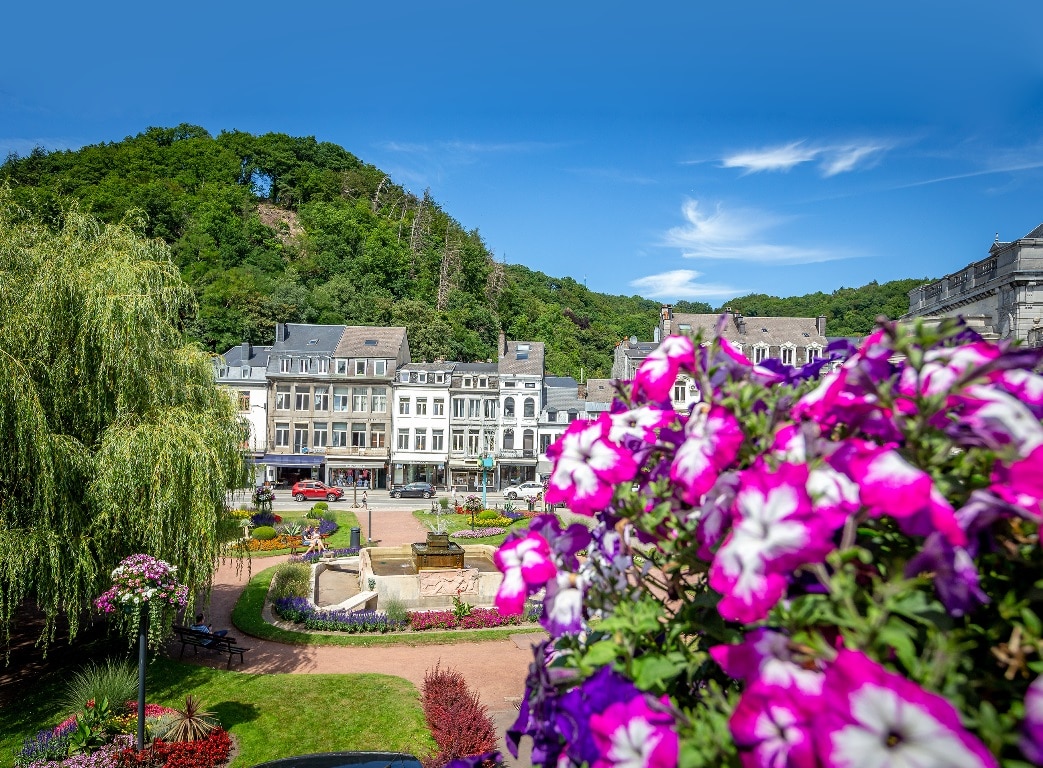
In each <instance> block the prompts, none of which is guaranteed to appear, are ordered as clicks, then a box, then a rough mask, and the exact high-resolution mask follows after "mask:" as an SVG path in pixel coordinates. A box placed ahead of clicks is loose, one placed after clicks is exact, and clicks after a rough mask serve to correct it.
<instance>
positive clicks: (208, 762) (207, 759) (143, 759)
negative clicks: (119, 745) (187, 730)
mask: <svg viewBox="0 0 1043 768" xmlns="http://www.w3.org/2000/svg"><path fill="white" fill-rule="evenodd" d="M231 750H232V738H231V736H229V734H228V731H226V730H224V729H223V728H217V729H215V730H213V731H211V732H210V733H209V734H207V735H206V736H204V737H203V738H201V739H197V740H196V741H164V740H162V739H156V740H155V741H154V742H153V743H152V744H151V745H150V746H148V747H146V748H145V749H144V750H142V751H141V752H138V751H137V750H136V749H134V748H130V749H124V750H123V751H122V752H120V753H119V754H118V759H119V763H118V766H119V768H216V766H219V765H222V764H223V763H225V762H227V760H228V755H229V753H230V752H231ZM70 768H72V766H70Z"/></svg>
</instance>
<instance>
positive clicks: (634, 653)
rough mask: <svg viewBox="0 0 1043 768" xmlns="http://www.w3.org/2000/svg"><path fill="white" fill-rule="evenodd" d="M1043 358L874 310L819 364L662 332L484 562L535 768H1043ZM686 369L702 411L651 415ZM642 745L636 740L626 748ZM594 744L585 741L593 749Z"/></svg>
mask: <svg viewBox="0 0 1043 768" xmlns="http://www.w3.org/2000/svg"><path fill="white" fill-rule="evenodd" d="M1041 361H1043V351H1041V350H1037V349H1022V348H1019V347H1017V346H1013V345H1011V344H1010V343H1009V342H1002V343H1000V344H992V343H989V342H986V341H984V340H982V339H981V337H979V336H977V335H976V334H974V333H972V332H971V331H969V330H967V329H966V328H965V327H962V326H961V325H960V323H959V322H958V321H946V322H944V323H942V324H940V325H939V326H938V327H936V328H928V327H926V326H924V325H920V324H918V325H916V326H914V327H911V328H910V327H904V326H901V325H899V324H897V323H887V324H883V325H882V326H881V327H880V328H879V329H878V330H877V331H876V332H874V333H873V334H871V335H870V336H869V337H868V338H867V339H866V340H865V341H864V342H863V344H862V345H861V347H860V348H858V349H857V351H856V350H851V351H849V353H848V356H847V357H846V362H844V363H843V364H842V365H838V367H837V368H836V369H835V370H829V369H828V368H827V369H826V372H825V373H824V374H823V375H822V377H821V379H818V378H817V377H818V375H819V370H818V369H820V368H822V367H823V366H824V365H825V362H824V361H816V362H814V363H812V364H810V365H808V366H805V367H804V368H796V369H794V368H790V367H788V366H783V365H781V364H780V363H779V362H778V361H767V362H765V363H764V364H761V365H756V366H755V365H753V364H752V363H751V362H750V361H749V360H747V359H746V358H745V357H744V356H743V355H741V354H740V353H738V352H737V351H736V350H735V349H734V347H732V346H731V345H730V344H729V343H728V342H727V341H726V340H724V339H714V340H713V341H712V343H711V344H710V345H708V346H705V347H701V346H698V344H693V342H692V341H691V340H689V339H687V338H683V337H670V338H668V339H666V340H665V341H664V343H663V344H662V345H660V347H659V349H658V350H657V351H656V352H655V353H653V354H652V355H650V356H649V357H648V359H647V360H646V361H645V362H644V363H643V364H642V365H641V367H640V368H639V369H638V371H637V374H636V376H635V379H634V381H633V382H631V383H628V384H626V385H625V386H623V387H622V388H621V390H620V393H619V395H620V396H619V398H618V400H617V401H616V403H615V404H614V408H613V411H612V412H610V413H606V414H604V415H603V416H602V417H600V418H599V419H598V420H597V421H594V422H589V423H588V422H575V423H574V424H572V425H571V426H570V427H569V430H568V431H567V432H566V433H565V434H564V435H563V437H562V438H561V439H560V440H559V441H558V442H557V443H555V444H554V445H552V446H551V448H550V449H549V450H548V452H547V453H548V456H549V457H551V459H552V461H553V462H554V470H553V472H552V474H551V476H550V480H549V487H548V491H547V500H548V501H549V502H557V501H567V502H568V504H569V508H570V509H571V510H573V511H574V512H580V513H584V514H589V515H592V516H593V517H594V519H595V521H596V525H595V527H594V528H593V530H588V529H587V528H585V527H583V526H580V525H571V526H568V527H567V528H563V527H562V525H561V524H560V522H559V521H558V520H557V519H556V518H555V517H553V516H551V515H545V516H543V517H540V518H537V519H536V520H534V521H533V523H532V525H531V527H530V529H529V531H527V532H525V533H521V532H516V533H515V534H514V535H513V536H512V537H511V538H509V539H508V540H507V541H506V542H505V544H504V545H503V546H502V547H501V548H500V549H499V550H498V552H497V553H496V562H497V565H498V566H499V567H500V569H501V570H502V571H503V572H504V580H503V582H502V585H501V587H500V590H499V592H498V594H497V606H498V607H499V608H500V609H501V611H503V612H505V613H518V612H521V611H522V610H523V609H524V606H525V604H526V599H527V597H528V596H530V595H532V594H535V593H537V592H538V591H541V590H542V591H543V595H544V597H543V603H544V612H543V616H542V619H541V621H542V623H543V625H544V627H545V628H546V629H547V630H548V632H549V633H550V635H551V639H550V641H549V642H548V643H544V644H543V645H541V646H540V647H539V648H538V649H537V651H536V657H537V658H536V664H535V665H534V666H533V667H532V670H531V672H530V675H529V678H528V681H527V697H526V701H525V702H524V703H523V706H522V709H521V712H520V715H519V718H518V721H517V723H516V724H515V726H514V728H513V729H511V730H510V731H508V745H509V746H510V747H511V748H512V749H515V748H516V746H517V742H518V739H519V738H520V737H521V736H522V735H528V736H530V737H531V738H532V740H533V751H532V759H533V763H534V764H537V765H554V766H558V768H563V767H564V766H576V767H577V768H579V766H595V767H598V768H600V767H601V766H609V765H613V766H618V765H644V766H649V767H650V768H667V767H668V766H674V765H680V766H682V768H696V767H700V768H701V767H702V766H715V767H717V766H739V765H742V766H745V767H746V768H752V767H754V766H757V767H760V766H764V767H767V766H772V767H773V768H777V767H779V766H790V767H792V768H833V767H837V768H839V767H842V766H843V767H847V768H850V767H851V766H871V765H872V766H884V765H888V766H899V765H900V766H918V767H920V768H950V766H955V765H961V766H968V768H970V767H971V766H975V767H977V766H983V767H986V768H988V767H995V766H999V765H1002V766H1005V767H1009V768H1015V767H1016V766H1017V767H1020V766H1024V765H1026V764H1029V763H1030V764H1033V765H1043V661H1041V660H1040V653H1041V651H1043V620H1041V616H1043V581H1041V580H1040V575H1041V574H1043V554H1041V550H1040V541H1039V525H1040V522H1041V521H1043V375H1040V374H1039V373H1036V372H1035V371H1036V370H1037V369H1038V366H1039V365H1040V363H1041ZM681 371H684V372H686V373H687V374H688V375H691V376H693V377H694V379H695V380H696V381H698V382H700V386H701V398H700V402H699V403H698V404H696V405H695V406H693V407H692V408H691V409H690V410H689V411H687V412H683V413H678V412H675V411H674V409H673V407H672V406H671V403H670V400H669V394H670V389H671V387H672V386H673V383H674V381H675V379H676V377H677V376H678V374H679V373H680V372H681ZM635 734H640V738H634V737H635ZM606 756H609V757H606Z"/></svg>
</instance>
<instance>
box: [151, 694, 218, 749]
mask: <svg viewBox="0 0 1043 768" xmlns="http://www.w3.org/2000/svg"><path fill="white" fill-rule="evenodd" d="M213 718H214V713H213V712H204V711H203V709H202V706H201V704H200V702H199V699H197V698H196V697H195V696H191V695H190V696H187V697H186V698H185V708H184V709H176V710H174V714H173V715H172V722H171V724H170V728H169V729H168V730H167V732H166V735H165V736H164V739H165V740H166V741H199V740H200V739H205V738H206V737H207V735H208V734H209V733H210V732H211V731H213V730H214V729H215V728H217V727H218V724H217V722H216V721H215V720H214V719H213Z"/></svg>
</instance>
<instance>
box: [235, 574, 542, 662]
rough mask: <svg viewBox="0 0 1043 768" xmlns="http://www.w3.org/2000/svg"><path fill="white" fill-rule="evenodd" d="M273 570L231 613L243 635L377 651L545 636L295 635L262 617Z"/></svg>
mask: <svg viewBox="0 0 1043 768" xmlns="http://www.w3.org/2000/svg"><path fill="white" fill-rule="evenodd" d="M277 567H278V566H272V567H271V568H266V569H265V570H263V571H261V572H260V573H258V574H257V575H256V576H254V577H253V578H251V579H250V581H249V583H248V584H247V585H246V589H244V590H243V593H242V595H240V596H239V600H238V601H237V602H236V604H235V608H233V609H232V623H233V624H235V626H236V628H238V629H239V630H240V631H242V632H244V633H246V634H248V635H251V636H252V637H259V638H261V639H262V640H272V641H274V642H277V643H286V644H288V645H343V646H354V647H362V648H369V647H377V646H385V645H410V646H416V645H441V644H445V643H473V642H482V641H487V640H501V639H503V638H505V637H510V636H511V635H515V634H518V633H519V632H542V631H543V628H542V627H540V625H539V624H522V625H518V626H513V627H502V628H501V627H497V628H495V629H460V630H449V631H445V630H444V631H430V630H425V631H423V632H398V633H389V634H386V635H378V634H365V635H349V634H344V633H330V634H324V633H312V632H293V631H290V630H285V629H280V628H279V627H275V626H272V625H271V624H269V623H267V622H266V621H265V620H264V619H263V618H262V617H261V609H262V608H263V607H264V598H265V595H267V594H268V587H269V585H270V584H271V583H272V577H273V576H274V575H275V569H276V568H277Z"/></svg>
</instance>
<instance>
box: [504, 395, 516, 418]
mask: <svg viewBox="0 0 1043 768" xmlns="http://www.w3.org/2000/svg"><path fill="white" fill-rule="evenodd" d="M503 415H504V416H505V417H507V418H508V419H513V418H514V398H513V397H508V398H507V399H506V400H504V401H503Z"/></svg>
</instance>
